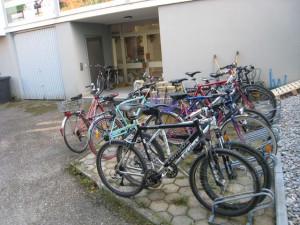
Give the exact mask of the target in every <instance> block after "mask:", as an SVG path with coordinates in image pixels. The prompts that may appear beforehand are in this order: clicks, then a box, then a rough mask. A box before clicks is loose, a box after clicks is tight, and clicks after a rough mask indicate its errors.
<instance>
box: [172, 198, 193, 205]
mask: <svg viewBox="0 0 300 225" xmlns="http://www.w3.org/2000/svg"><path fill="white" fill-rule="evenodd" d="M188 202H189V199H188V197H186V196H183V197H180V198H175V199H173V200H172V201H171V203H172V204H175V205H177V206H187V205H188Z"/></svg>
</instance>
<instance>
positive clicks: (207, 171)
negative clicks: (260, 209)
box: [189, 148, 261, 217]
mask: <svg viewBox="0 0 300 225" xmlns="http://www.w3.org/2000/svg"><path fill="white" fill-rule="evenodd" d="M212 151H213V153H212V154H213V155H214V165H217V163H218V166H219V167H220V170H218V171H216V170H214V171H212V167H211V166H210V163H211V161H210V160H209V159H208V156H207V155H205V154H204V153H203V154H201V155H200V156H199V157H198V158H197V159H196V160H195V161H194V163H193V165H192V168H191V170H190V175H189V181H190V186H191V189H192V192H193V194H194V196H195V197H196V198H197V200H198V201H199V202H200V203H201V204H202V205H203V206H204V207H206V208H207V209H208V210H211V207H212V204H213V202H214V200H216V199H217V198H218V197H221V196H219V194H218V193H216V192H218V191H219V189H220V186H218V184H216V182H215V180H214V178H213V174H216V173H217V174H218V175H219V176H223V175H222V173H224V172H226V171H225V167H226V166H225V165H223V166H220V164H221V163H222V162H221V161H223V162H224V159H227V160H228V159H230V160H231V161H227V163H229V162H232V160H234V161H233V162H235V164H231V165H230V166H231V171H233V172H234V173H235V177H234V178H230V179H229V177H228V176H227V175H228V173H227V172H226V173H227V175H225V176H223V180H224V181H225V179H227V180H226V181H225V182H227V183H226V185H227V186H226V188H228V187H230V188H228V189H227V190H226V193H225V192H223V193H222V191H221V195H222V197H224V196H228V197H229V196H231V195H232V194H243V193H244V192H246V191H249V192H250V193H253V194H256V193H258V192H260V190H261V188H260V184H259V179H258V175H257V174H256V172H255V170H254V169H253V168H252V167H251V165H250V164H249V163H248V162H247V161H246V160H245V159H244V158H243V157H242V156H241V155H240V154H238V153H236V152H233V151H231V150H228V149H218V148H216V149H213V150H212ZM217 160H218V162H216V161H217ZM237 162H239V163H237ZM233 166H235V167H233ZM238 166H242V168H243V170H242V169H241V170H240V169H239V167H238ZM210 176H211V177H210ZM237 179H239V181H238V182H237ZM246 181H247V184H248V185H247V186H245V185H244V184H245V182H246ZM239 182H240V183H239ZM229 185H230V186H229ZM198 186H199V187H198ZM258 201H259V197H255V196H250V197H248V198H246V199H244V200H243V199H240V201H239V200H231V201H228V202H226V203H222V204H219V205H217V207H215V208H214V212H215V213H216V214H218V215H221V216H231V217H234V216H240V215H243V214H245V213H247V212H249V211H250V210H251V209H253V208H254V207H255V206H256V205H257V203H258ZM228 205H230V207H227V206H228ZM225 206H226V207H225Z"/></svg>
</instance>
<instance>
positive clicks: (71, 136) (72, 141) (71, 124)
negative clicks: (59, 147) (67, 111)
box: [63, 113, 88, 153]
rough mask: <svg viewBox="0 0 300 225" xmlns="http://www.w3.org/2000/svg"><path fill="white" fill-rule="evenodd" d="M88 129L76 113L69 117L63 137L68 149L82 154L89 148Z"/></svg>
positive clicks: (64, 127)
mask: <svg viewBox="0 0 300 225" xmlns="http://www.w3.org/2000/svg"><path fill="white" fill-rule="evenodd" d="M87 134H88V129H87V126H86V124H85V123H84V122H83V120H82V119H81V118H80V116H79V115H78V114H76V113H73V114H72V115H71V116H69V117H68V118H67V119H66V121H65V124H64V126H63V137H64V141H65V143H66V145H67V146H68V148H69V149H70V150H71V151H73V152H76V153H82V152H84V151H85V150H86V148H87V146H88V138H87V136H88V135H87Z"/></svg>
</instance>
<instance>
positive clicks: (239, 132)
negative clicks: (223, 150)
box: [221, 115, 278, 155]
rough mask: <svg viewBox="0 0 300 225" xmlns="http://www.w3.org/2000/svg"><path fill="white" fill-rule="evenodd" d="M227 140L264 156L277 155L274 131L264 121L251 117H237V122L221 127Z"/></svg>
mask: <svg viewBox="0 0 300 225" xmlns="http://www.w3.org/2000/svg"><path fill="white" fill-rule="evenodd" d="M221 131H222V133H223V135H224V137H225V139H227V140H229V141H233V142H240V143H243V144H246V145H249V146H251V147H253V148H255V149H256V150H258V151H260V152H261V153H263V154H266V153H272V154H274V155H276V153H277V149H278V145H277V139H276V136H275V135H274V132H273V131H272V129H270V128H269V127H268V126H267V125H266V124H265V123H263V122H262V121H260V120H258V119H255V118H251V117H249V116H243V115H241V116H236V117H235V122H234V123H233V122H232V121H231V120H227V121H226V122H225V123H224V124H223V125H222V127H221Z"/></svg>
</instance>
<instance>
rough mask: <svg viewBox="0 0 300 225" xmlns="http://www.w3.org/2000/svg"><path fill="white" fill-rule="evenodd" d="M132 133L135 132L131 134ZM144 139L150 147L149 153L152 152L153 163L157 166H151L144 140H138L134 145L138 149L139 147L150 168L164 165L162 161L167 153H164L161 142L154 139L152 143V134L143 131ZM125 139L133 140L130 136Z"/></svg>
mask: <svg viewBox="0 0 300 225" xmlns="http://www.w3.org/2000/svg"><path fill="white" fill-rule="evenodd" d="M129 135H132V136H133V134H129ZM142 135H143V140H144V141H145V143H147V147H148V150H149V151H148V153H150V155H151V158H152V163H153V165H154V166H155V168H152V166H151V162H149V160H148V157H147V154H146V152H145V149H144V146H143V144H142V142H136V143H134V147H135V148H136V149H138V150H139V151H140V153H141V154H142V156H143V158H144V160H145V162H146V163H147V168H148V169H158V168H160V167H161V166H162V162H164V161H165V155H164V151H163V149H162V147H161V146H160V144H159V143H158V142H157V140H155V139H153V140H152V141H151V143H150V140H151V138H152V135H150V134H148V133H146V132H143V134H142ZM124 140H126V141H129V142H131V140H130V138H129V139H128V138H124Z"/></svg>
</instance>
